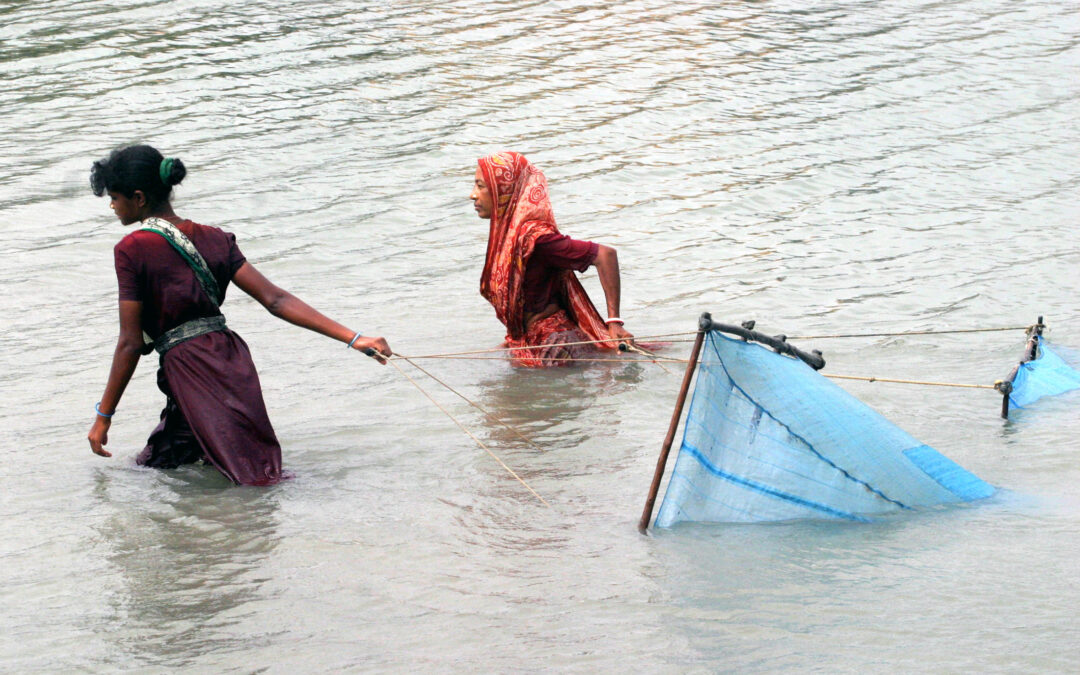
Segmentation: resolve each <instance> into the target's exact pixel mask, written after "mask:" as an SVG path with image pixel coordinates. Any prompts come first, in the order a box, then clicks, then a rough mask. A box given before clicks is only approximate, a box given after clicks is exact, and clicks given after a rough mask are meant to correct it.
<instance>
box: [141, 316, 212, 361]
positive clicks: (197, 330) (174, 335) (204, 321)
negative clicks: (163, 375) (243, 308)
mask: <svg viewBox="0 0 1080 675" xmlns="http://www.w3.org/2000/svg"><path fill="white" fill-rule="evenodd" d="M223 330H225V317H224V316H222V315H220V314H219V315H217V316H204V317H202V318H199V319H192V320H191V321H188V322H186V323H182V324H180V325H179V326H177V327H176V328H172V329H170V330H167V331H165V332H164V333H162V334H161V336H160V337H159V338H158V339H156V340H154V349H156V350H157V352H158V354H161V355H162V356H165V352H167V351H169V350H170V349H172V348H173V347H175V346H176V345H178V344H180V343H181V342H187V341H188V340H190V339H191V338H195V337H199V336H200V335H206V334H207V333H215V332H217V331H223Z"/></svg>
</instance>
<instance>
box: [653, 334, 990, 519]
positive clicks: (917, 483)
mask: <svg viewBox="0 0 1080 675" xmlns="http://www.w3.org/2000/svg"><path fill="white" fill-rule="evenodd" d="M707 324H708V325H707ZM702 325H703V330H704V335H703V340H704V343H703V345H702V347H701V360H700V365H699V367H698V374H697V378H698V379H697V385H696V388H695V391H694V394H693V399H692V402H691V405H690V410H689V412H688V414H687V418H686V423H685V431H684V437H683V442H682V446H681V448H680V450H679V455H678V460H677V461H676V464H675V469H674V471H673V473H672V476H671V478H670V480H669V482H668V488H667V492H666V494H665V496H664V500H663V503H662V505H661V507H660V512H659V514H658V515H657V518H656V522H655V525H656V526H657V527H670V526H672V525H674V524H676V523H679V522H682V521H697V522H762V521H780V520H793V519H805V518H826V519H841V520H850V521H865V520H872V519H873V518H875V517H878V516H883V515H885V514H890V513H895V512H899V511H905V510H912V509H918V508H923V507H929V506H934V505H939V504H948V503H956V502H966V501H972V500H977V499H982V498H985V497H989V496H990V495H992V494H993V493H994V488H993V487H992V486H991V485H989V484H987V483H986V482H984V481H983V480H981V479H980V478H978V477H977V476H975V475H974V474H972V473H970V472H969V471H967V470H966V469H964V468H963V467H961V466H960V465H958V464H956V463H955V462H953V461H951V460H950V459H948V458H947V457H945V456H944V455H942V454H940V453H939V452H937V451H936V450H934V449H933V448H931V447H929V446H928V445H925V444H923V443H921V442H919V441H918V440H916V439H915V438H913V437H912V436H911V435H909V434H908V433H906V432H905V431H903V430H902V429H900V428H899V427H897V426H896V425H894V424H892V423H891V422H889V421H888V420H887V419H885V418H884V417H883V416H881V415H880V414H879V413H877V412H876V411H874V410H873V409H871V408H870V407H869V406H867V405H865V404H864V403H862V402H861V401H859V400H858V399H856V398H855V397H853V396H852V395H850V394H848V393H847V392H846V391H844V390H843V389H841V388H840V387H839V386H837V385H835V384H833V383H832V382H831V381H830V380H828V379H826V378H825V377H823V376H822V375H820V374H819V373H818V372H817V371H816V370H815V367H817V368H820V367H822V366H823V365H824V361H822V360H821V359H820V355H807V354H805V353H803V352H799V351H798V350H796V349H793V348H791V347H790V346H788V345H787V343H786V342H781V343H779V344H778V343H776V341H775V340H773V342H771V343H770V344H771V346H773V347H774V348H773V349H769V348H767V347H765V346H763V345H762V344H759V343H758V342H755V341H750V340H748V339H733V338H730V337H727V336H725V335H723V334H721V333H720V332H719V331H718V330H713V328H715V327H717V326H719V324H712V323H711V320H710V319H709V318H708V315H704V316H703V317H702ZM724 328H725V329H734V327H724ZM744 330H745V329H744ZM727 332H736V333H738V330H737V329H734V330H727ZM746 333H748V334H749V337H752V338H753V339H755V340H758V341H760V342H766V343H769V340H770V339H769V338H767V337H766V336H762V335H760V334H757V333H753V332H752V331H746ZM740 334H741V333H740ZM741 335H743V337H744V338H745V337H748V336H747V335H745V334H741ZM777 349H779V350H781V351H785V352H786V353H784V354H782V353H778V351H776V350H777ZM812 366H814V367H812ZM689 377H690V370H689V369H688V371H687V378H686V379H685V380H684V391H685V389H686V387H687V386H688V384H689ZM673 433H674V427H673V428H672V431H671V432H669V440H668V442H667V445H668V446H669V445H670V439H671V437H672V436H673ZM661 459H662V460H666V449H665V451H664V452H662V457H661ZM662 472H663V468H662V466H660V465H659V464H658V475H659V474H662ZM658 485H659V482H658V480H655V479H654V486H653V492H652V493H651V494H650V501H649V503H648V504H647V507H646V514H645V515H643V521H642V525H641V527H642V529H644V528H645V527H647V525H648V517H649V515H650V514H651V511H652V499H654V498H655V494H656V489H657V488H658Z"/></svg>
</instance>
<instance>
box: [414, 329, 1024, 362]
mask: <svg viewBox="0 0 1080 675" xmlns="http://www.w3.org/2000/svg"><path fill="white" fill-rule="evenodd" d="M1030 327H1031V326H1003V327H1000V328H958V329H955V330H919V331H899V332H895V333H835V334H829V335H790V336H788V338H787V339H789V340H828V339H834V338H860V337H903V336H906V335H948V334H956V333H990V332H1000V331H1010V330H1027V329H1028V328H1030ZM697 333H698V331H696V330H693V331H684V332H680V333H659V334H657V335H635V336H634V340H655V339H657V338H674V337H683V336H686V335H697ZM615 341H616V340H613V339H611V338H607V339H604V340H582V341H580V342H565V343H561V344H560V345H559V346H561V347H573V346H577V345H595V344H600V343H602V342H615ZM671 342H693V340H671ZM550 346H551V345H523V346H521V347H491V348H488V349H474V350H469V351H462V352H444V353H440V354H420V355H418V356H410V357H409V358H410V359H441V358H446V357H448V356H468V355H471V354H498V353H503V354H505V353H507V352H512V351H516V350H520V349H540V348H544V347H550ZM560 360H565V359H560Z"/></svg>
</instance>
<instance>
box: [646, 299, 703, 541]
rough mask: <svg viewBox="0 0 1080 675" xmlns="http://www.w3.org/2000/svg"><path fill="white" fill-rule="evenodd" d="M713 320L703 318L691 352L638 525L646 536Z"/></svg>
mask: <svg viewBox="0 0 1080 675" xmlns="http://www.w3.org/2000/svg"><path fill="white" fill-rule="evenodd" d="M711 321H712V319H711V317H709V315H708V314H703V315H702V316H701V323H700V328H699V329H698V332H697V338H695V339H694V348H693V349H692V350H691V352H690V362H689V363H687V364H686V374H685V375H683V381H682V388H681V389H679V398H678V400H677V401H676V402H675V412H673V413H672V415H671V424H670V425H668V432H667V437H666V438H664V445H663V446H662V447H661V448H660V457H659V458H658V459H657V460H656V472H655V473H653V479H652V485H651V486H649V497H648V499H646V500H645V510H644V511H642V513H641V522H639V523H638V531H639V532H641V533H642V534H645V530H647V529H649V521H650V520H652V512H653V505H654V504H655V503H656V493H657V492H659V491H660V480H661V479H662V478H663V477H664V468H665V467H666V466H667V458H668V453H669V452H670V451H671V444H672V442H674V440H675V431H676V430H677V429H678V427H679V418H680V417H682V409H683V404H684V403H686V393H687V392H688V391H690V381H691V380H693V379H694V370H695V369H696V368H697V361H698V354H699V353H701V343H702V342H704V341H705V332H706V330H707V327H708V326H709V325H710V323H711Z"/></svg>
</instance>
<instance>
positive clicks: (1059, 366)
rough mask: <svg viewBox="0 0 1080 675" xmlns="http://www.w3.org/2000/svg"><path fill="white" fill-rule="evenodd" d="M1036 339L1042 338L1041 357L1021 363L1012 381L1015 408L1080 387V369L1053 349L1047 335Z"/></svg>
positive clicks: (1010, 394)
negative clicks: (1077, 369)
mask: <svg viewBox="0 0 1080 675" xmlns="http://www.w3.org/2000/svg"><path fill="white" fill-rule="evenodd" d="M1036 339H1037V340H1038V341H1039V350H1038V356H1037V357H1036V358H1035V360H1034V361H1028V362H1026V363H1022V364H1020V367H1019V369H1018V370H1017V371H1016V377H1015V378H1013V381H1012V392H1010V393H1009V404H1010V405H1011V406H1012V407H1014V408H1022V407H1024V406H1026V405H1030V404H1032V403H1034V402H1035V401H1037V400H1039V399H1040V398H1042V397H1043V396H1056V395H1057V394H1064V393H1065V392H1067V391H1071V390H1073V389H1080V372H1077V371H1076V370H1074V369H1073V368H1072V367H1071V366H1070V365H1069V364H1068V363H1066V362H1065V360H1064V359H1062V358H1061V357H1060V356H1058V355H1057V353H1056V352H1054V350H1052V349H1050V344H1049V343H1048V342H1047V341H1046V339H1045V338H1043V337H1042V336H1038V337H1037V338H1036Z"/></svg>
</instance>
